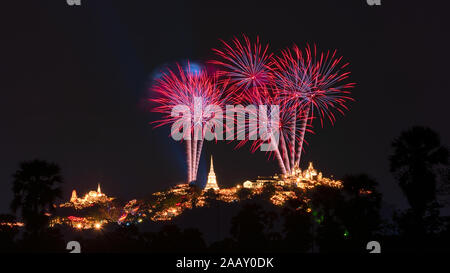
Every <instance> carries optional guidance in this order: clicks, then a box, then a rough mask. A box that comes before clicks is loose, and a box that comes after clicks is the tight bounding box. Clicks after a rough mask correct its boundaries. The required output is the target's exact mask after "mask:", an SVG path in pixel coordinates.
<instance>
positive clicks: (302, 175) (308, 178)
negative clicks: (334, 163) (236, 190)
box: [242, 162, 342, 189]
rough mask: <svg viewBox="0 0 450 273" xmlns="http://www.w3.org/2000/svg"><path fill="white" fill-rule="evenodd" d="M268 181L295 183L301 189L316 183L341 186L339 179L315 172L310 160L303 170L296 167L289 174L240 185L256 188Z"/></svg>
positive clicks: (309, 187)
mask: <svg viewBox="0 0 450 273" xmlns="http://www.w3.org/2000/svg"><path fill="white" fill-rule="evenodd" d="M268 183H269V184H270V183H271V184H275V185H279V186H289V185H295V186H297V187H299V188H301V189H311V188H314V187H315V186H318V185H324V186H329V187H335V188H341V187H342V182H341V181H339V180H333V179H330V178H326V177H323V175H322V173H321V172H317V170H316V169H314V167H313V164H312V162H310V163H309V166H308V168H307V169H306V170H304V171H302V170H301V169H300V168H298V167H296V168H294V170H293V171H292V172H291V173H289V174H285V175H281V176H279V175H274V176H270V177H258V178H257V179H256V180H254V181H250V180H247V181H245V182H244V183H243V185H242V186H243V187H244V188H248V189H257V188H262V187H263V186H264V185H267V184H268Z"/></svg>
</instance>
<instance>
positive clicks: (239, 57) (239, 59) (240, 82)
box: [211, 35, 272, 92]
mask: <svg viewBox="0 0 450 273" xmlns="http://www.w3.org/2000/svg"><path fill="white" fill-rule="evenodd" d="M242 38H243V42H241V41H239V39H237V38H234V39H233V40H232V42H231V43H227V42H224V41H222V44H223V48H221V49H213V51H214V52H215V53H216V55H217V56H218V57H219V58H218V59H217V60H213V61H211V63H213V64H216V65H218V67H219V71H218V75H219V77H221V78H222V79H229V80H230V81H231V84H232V85H233V86H234V87H235V89H236V90H240V91H242V92H245V91H248V90H252V89H255V88H259V87H264V86H266V85H267V84H269V83H270V81H271V78H272V70H271V68H270V66H269V61H270V58H271V57H272V54H270V53H269V52H268V45H265V46H262V45H261V43H260V41H259V38H258V37H257V38H256V42H255V43H252V42H251V41H250V39H249V38H248V37H247V36H245V35H243V37H242Z"/></svg>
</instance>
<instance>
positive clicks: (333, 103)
mask: <svg viewBox="0 0 450 273" xmlns="http://www.w3.org/2000/svg"><path fill="white" fill-rule="evenodd" d="M272 65H273V67H274V78H275V79H274V83H275V86H276V90H277V96H279V99H280V101H281V102H282V103H283V104H285V107H288V108H290V109H291V110H292V111H293V113H292V114H293V118H294V119H299V120H300V124H299V125H300V139H299V141H298V146H297V151H296V154H295V155H294V151H295V149H296V148H295V141H291V145H290V148H291V151H292V153H291V157H290V158H291V166H290V167H291V168H294V167H299V164H300V158H301V153H302V150H303V142H304V139H305V133H306V131H307V129H306V127H307V125H308V124H309V125H311V124H312V121H313V120H314V118H315V116H314V115H317V117H318V118H319V120H320V123H321V125H322V126H323V120H324V119H325V118H327V119H328V120H330V122H331V123H332V124H333V123H334V121H335V120H336V117H335V115H334V113H333V111H338V112H340V113H341V114H344V110H348V109H347V106H346V105H345V104H346V102H348V101H350V100H353V99H352V98H351V97H350V91H349V90H350V89H351V88H353V87H354V85H355V84H354V83H346V81H347V79H348V78H349V75H350V72H346V71H344V69H345V68H346V67H347V65H348V63H344V64H342V57H337V56H336V51H334V52H332V53H331V52H330V51H327V52H326V53H323V52H321V53H318V52H317V48H316V46H314V48H313V49H311V48H310V46H309V45H308V46H307V47H306V48H305V50H304V51H302V50H300V49H299V48H298V47H297V46H296V45H294V46H293V48H292V50H289V49H286V50H283V51H281V56H278V57H275V58H272ZM295 126H297V122H294V123H292V128H291V130H292V131H295V130H296V127H295ZM291 135H295V134H291ZM292 162H294V164H292Z"/></svg>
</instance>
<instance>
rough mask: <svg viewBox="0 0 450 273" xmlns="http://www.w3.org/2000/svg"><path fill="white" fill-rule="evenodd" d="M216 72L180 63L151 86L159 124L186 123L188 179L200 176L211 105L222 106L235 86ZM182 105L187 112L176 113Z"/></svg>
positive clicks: (184, 130)
mask: <svg viewBox="0 0 450 273" xmlns="http://www.w3.org/2000/svg"><path fill="white" fill-rule="evenodd" d="M216 79H217V77H216V76H215V75H209V74H208V73H207V72H206V70H204V69H193V68H192V67H191V65H190V64H189V63H188V64H187V66H186V67H182V66H181V65H177V69H176V70H170V69H168V70H167V72H165V73H162V76H161V77H160V78H159V79H157V80H156V82H155V84H154V85H153V87H152V91H153V92H154V98H152V99H150V101H152V102H153V103H155V104H156V105H157V106H156V107H154V108H153V111H154V112H159V113H162V114H163V117H162V118H161V119H160V120H158V121H155V122H154V123H155V124H156V127H158V126H161V125H167V124H174V123H177V122H178V123H180V122H181V124H183V126H182V129H183V136H184V137H183V141H185V143H186V157H187V165H188V182H191V181H195V180H196V179H197V170H198V165H199V161H200V156H201V151H202V147H203V140H204V133H205V130H204V129H205V125H206V124H207V122H208V121H210V120H211V119H212V114H211V108H209V106H219V107H223V106H224V105H225V101H226V100H227V99H228V97H229V94H228V93H227V94H226V93H225V92H224V90H227V92H231V90H232V89H230V88H227V87H226V85H219V84H218V83H217V80H216ZM179 106H183V107H185V109H187V110H186V111H187V115H184V114H183V115H182V116H181V117H180V116H174V115H173V114H172V112H173V109H174V108H175V107H179Z"/></svg>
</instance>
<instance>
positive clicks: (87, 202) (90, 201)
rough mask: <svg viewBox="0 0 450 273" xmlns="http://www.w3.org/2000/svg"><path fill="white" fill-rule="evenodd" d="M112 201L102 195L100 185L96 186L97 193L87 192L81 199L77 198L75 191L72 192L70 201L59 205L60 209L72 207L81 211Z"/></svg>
mask: <svg viewBox="0 0 450 273" xmlns="http://www.w3.org/2000/svg"><path fill="white" fill-rule="evenodd" d="M113 199H114V198H112V197H108V196H106V194H104V193H102V190H101V188H100V184H98V187H97V191H89V192H88V193H87V194H85V195H84V196H83V197H82V198H80V197H78V196H77V191H76V190H73V191H72V196H71V197H70V201H69V202H67V203H64V204H61V205H60V207H74V208H76V209H82V208H85V207H89V206H92V205H94V204H98V203H107V202H110V201H112V200H113Z"/></svg>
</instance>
